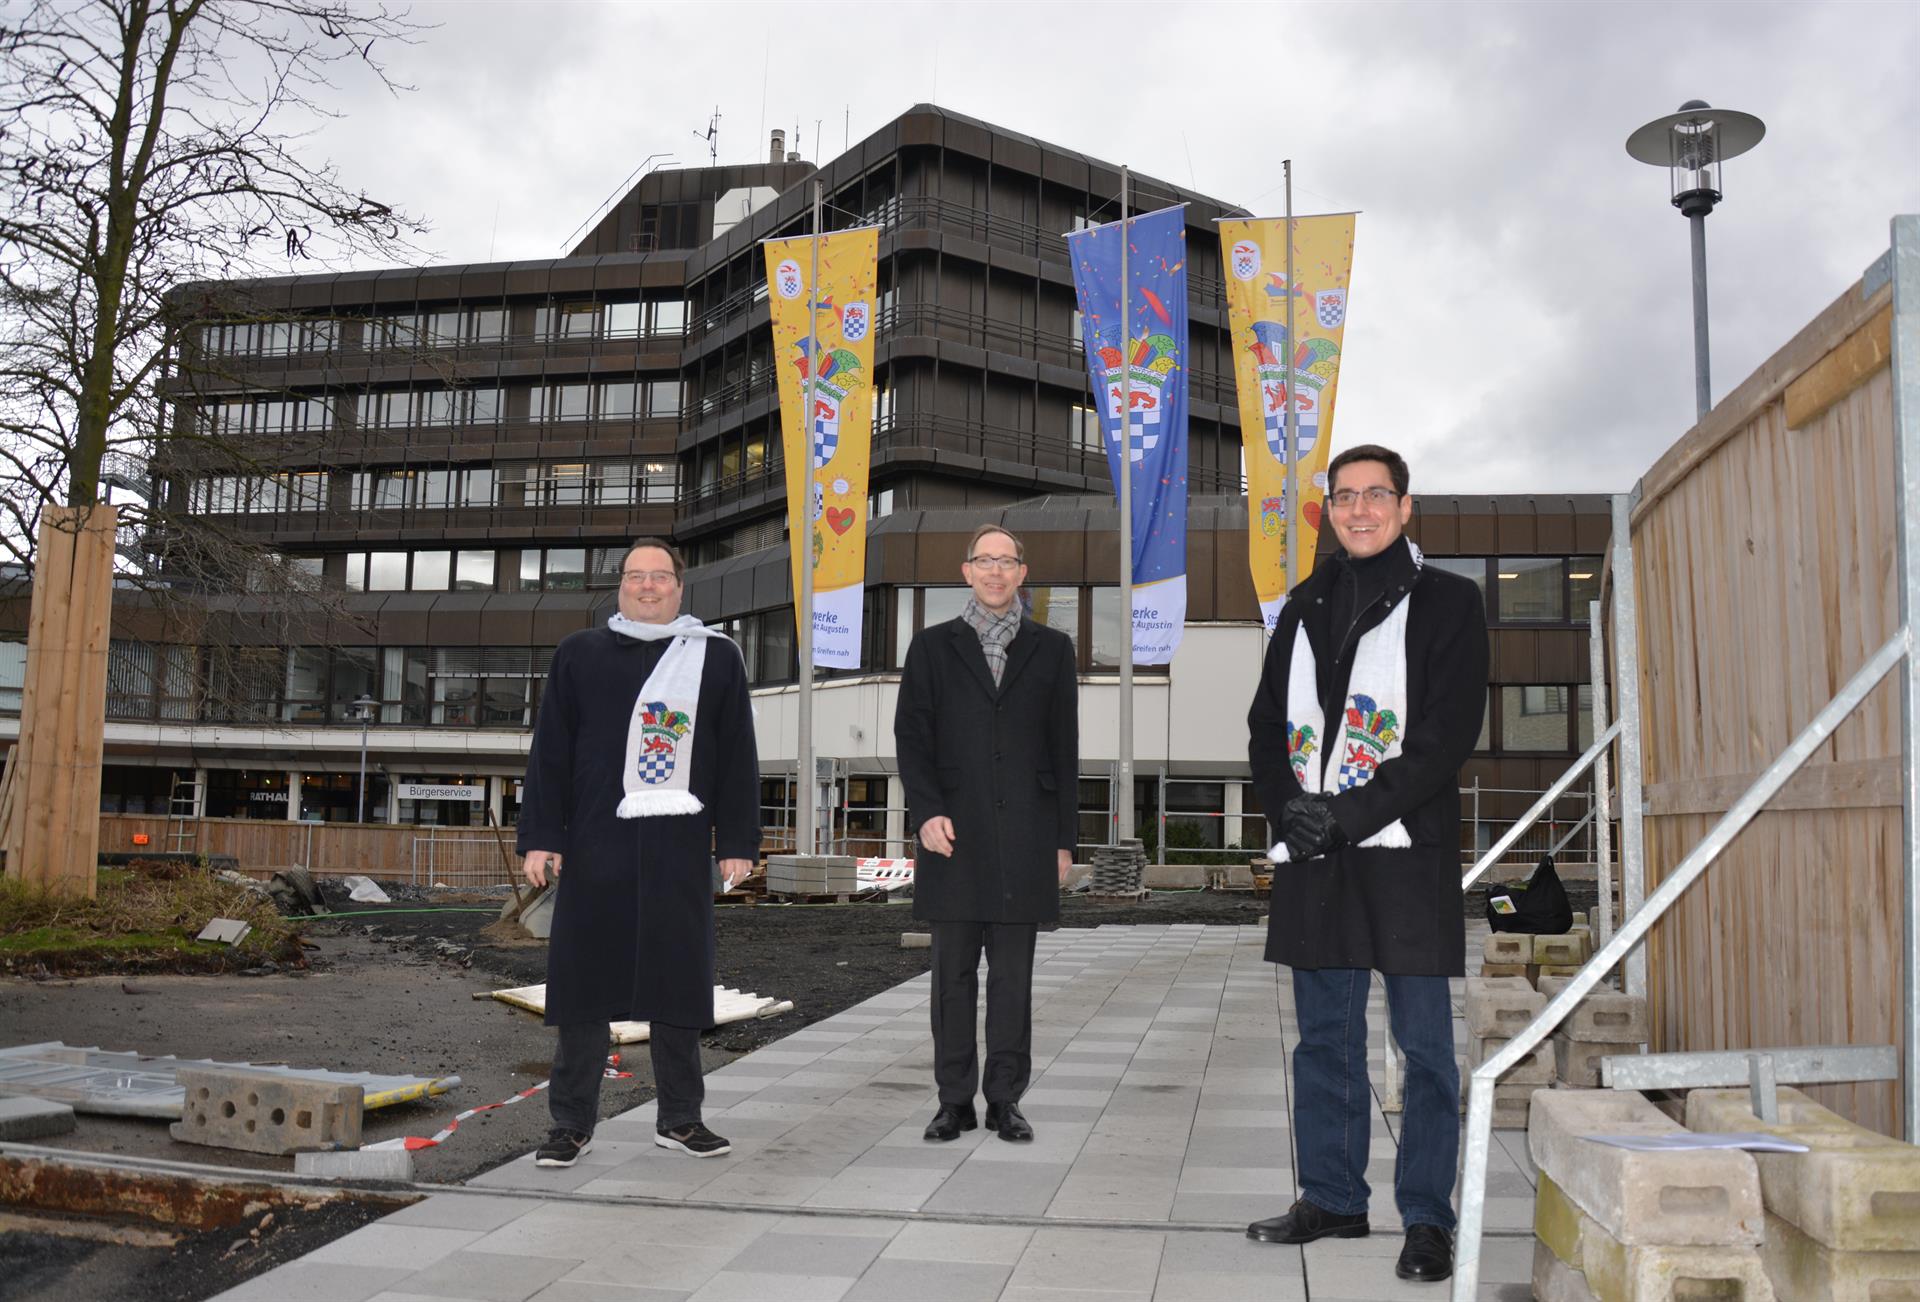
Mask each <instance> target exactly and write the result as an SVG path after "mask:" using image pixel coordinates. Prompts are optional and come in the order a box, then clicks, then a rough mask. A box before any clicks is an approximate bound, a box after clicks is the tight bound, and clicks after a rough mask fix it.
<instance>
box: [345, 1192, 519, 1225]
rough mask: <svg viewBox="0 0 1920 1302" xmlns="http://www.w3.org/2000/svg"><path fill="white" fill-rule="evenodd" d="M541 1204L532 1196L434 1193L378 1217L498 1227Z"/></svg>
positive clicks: (388, 1220) (387, 1222)
mask: <svg viewBox="0 0 1920 1302" xmlns="http://www.w3.org/2000/svg"><path fill="white" fill-rule="evenodd" d="M540 1205H541V1203H540V1201H539V1200H538V1199H535V1198H504V1197H498V1196H492V1195H489V1196H486V1197H475V1196H473V1195H471V1194H435V1195H433V1197H431V1198H426V1199H422V1200H421V1201H420V1202H417V1203H415V1204H414V1205H413V1206H411V1207H402V1208H401V1209H400V1210H399V1211H397V1212H395V1213H394V1214H393V1215H391V1216H388V1217H386V1218H384V1219H383V1220H381V1221H380V1222H379V1223H380V1224H382V1225H427V1226H433V1227H434V1228H437V1229H442V1230H479V1231H481V1232H483V1233H484V1232H485V1231H487V1230H497V1229H499V1228H500V1227H501V1226H502V1225H505V1224H507V1223H508V1222H509V1221H513V1220H517V1219H519V1218H520V1217H522V1216H525V1215H526V1214H527V1213H528V1212H530V1211H533V1210H534V1209H535V1208H537V1207H539V1206H540Z"/></svg>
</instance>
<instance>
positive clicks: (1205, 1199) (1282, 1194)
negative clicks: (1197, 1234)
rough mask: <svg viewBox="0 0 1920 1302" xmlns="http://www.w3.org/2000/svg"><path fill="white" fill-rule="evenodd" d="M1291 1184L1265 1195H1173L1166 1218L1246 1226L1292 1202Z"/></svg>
mask: <svg viewBox="0 0 1920 1302" xmlns="http://www.w3.org/2000/svg"><path fill="white" fill-rule="evenodd" d="M1293 1199H1294V1192H1293V1188H1292V1185H1291V1183H1289V1184H1287V1185H1286V1186H1283V1187H1282V1188H1280V1189H1278V1190H1275V1191H1274V1192H1272V1193H1265V1194H1257V1193H1255V1194H1229V1193H1189V1192H1185V1191H1181V1192H1177V1193H1175V1194H1174V1196H1173V1210H1172V1211H1171V1212H1169V1213H1168V1216H1167V1219H1169V1220H1172V1221H1178V1222H1180V1223H1181V1224H1183V1225H1225V1226H1234V1225H1239V1226H1243V1227H1244V1226H1247V1225H1250V1224H1252V1223H1253V1222H1254V1221H1264V1220H1266V1219H1267V1217H1269V1216H1278V1215H1280V1213H1282V1212H1284V1211H1286V1210H1287V1208H1288V1207H1290V1206H1291V1205H1292V1204H1293Z"/></svg>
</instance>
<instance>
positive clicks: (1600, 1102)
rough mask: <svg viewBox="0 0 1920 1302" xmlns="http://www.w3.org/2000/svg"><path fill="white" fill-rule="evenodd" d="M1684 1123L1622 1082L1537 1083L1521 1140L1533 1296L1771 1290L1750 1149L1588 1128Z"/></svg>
mask: <svg viewBox="0 0 1920 1302" xmlns="http://www.w3.org/2000/svg"><path fill="white" fill-rule="evenodd" d="M1676 1133H1684V1130H1683V1128H1682V1127H1681V1126H1680V1125H1679V1123H1677V1122H1675V1121H1673V1120H1672V1119H1670V1118H1669V1117H1667V1116H1666V1115H1665V1114H1663V1113H1662V1112H1661V1111H1660V1110H1659V1109H1658V1108H1656V1107H1654V1106H1653V1104H1651V1103H1649V1102H1647V1100H1646V1099H1645V1098H1644V1097H1642V1096H1641V1095H1639V1094H1636V1093H1634V1092H1632V1091H1630V1090H1573V1089H1562V1090H1543V1091H1541V1092H1540V1093H1539V1094H1538V1095H1536V1096H1535V1098H1534V1101H1533V1118H1532V1121H1531V1122H1530V1123H1529V1125H1528V1126H1527V1149H1528V1151H1529V1153H1531V1155H1532V1157H1533V1161H1534V1165H1535V1166H1537V1167H1538V1168H1539V1171H1540V1179H1539V1186H1538V1193H1537V1195H1536V1198H1535V1202H1534V1219H1533V1230H1534V1244H1533V1296H1534V1298H1535V1299H1536V1302H1594V1300H1595V1299H1599V1300H1600V1302H1682V1300H1683V1299H1708V1298H1711V1299H1713V1300H1714V1302H1773V1299H1774V1297H1775V1294H1774V1290H1773V1285H1772V1284H1771V1283H1770V1282H1769V1280H1768V1278H1767V1271H1766V1268H1765V1267H1764V1265H1763V1264H1762V1262H1761V1257H1760V1252H1761V1249H1760V1244H1761V1240H1762V1238H1763V1237H1764V1235H1765V1233H1766V1217H1765V1215H1764V1213H1763V1212H1762V1210H1761V1203H1760V1173H1759V1171H1758V1170H1757V1169H1756V1167H1755V1164H1754V1159H1753V1155H1752V1154H1750V1153H1745V1152H1742V1151H1740V1150H1739V1149H1734V1148H1713V1149H1691V1150H1685V1151H1665V1152H1640V1151H1636V1150H1633V1149H1627V1148H1618V1147H1615V1146H1614V1145H1611V1144H1603V1143H1598V1142H1596V1141H1595V1140H1594V1139H1592V1138H1589V1136H1594V1135H1638V1136H1662V1135H1671V1134H1676Z"/></svg>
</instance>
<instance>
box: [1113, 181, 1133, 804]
mask: <svg viewBox="0 0 1920 1302" xmlns="http://www.w3.org/2000/svg"><path fill="white" fill-rule="evenodd" d="M1130 215H1131V214H1130V213H1129V212H1128V204H1127V169H1126V168H1124V167H1122V168H1121V169H1120V711H1119V714H1120V749H1119V752H1118V754H1119V761H1118V763H1117V764H1116V765H1115V767H1114V785H1116V786H1117V787H1118V788H1119V791H1118V792H1117V793H1116V798H1115V800H1114V802H1113V803H1114V808H1115V809H1116V810H1117V812H1118V813H1119V815H1120V826H1119V830H1118V833H1117V839H1118V840H1121V841H1130V840H1132V839H1133V282H1132V280H1130V279H1129V278H1128V275H1129V272H1128V262H1127V249H1128V244H1129V236H1128V224H1129V223H1128V219H1129V217H1130Z"/></svg>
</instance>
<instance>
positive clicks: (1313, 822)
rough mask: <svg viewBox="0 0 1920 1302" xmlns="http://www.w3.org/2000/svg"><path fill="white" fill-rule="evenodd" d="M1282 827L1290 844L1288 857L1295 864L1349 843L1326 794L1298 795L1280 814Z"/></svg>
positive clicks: (1284, 835) (1288, 844)
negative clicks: (1335, 817)
mask: <svg viewBox="0 0 1920 1302" xmlns="http://www.w3.org/2000/svg"><path fill="white" fill-rule="evenodd" d="M1280 830H1281V833H1282V835H1283V838H1284V839H1285V841H1286V843H1287V856H1288V858H1290V859H1291V860H1292V861H1293V862H1294V863H1301V862H1303V861H1305V860H1307V859H1312V858H1315V857H1316V856H1319V855H1323V854H1327V853H1329V852H1331V851H1334V850H1338V849H1339V848H1340V847H1341V846H1343V845H1345V844H1346V843H1347V834H1346V833H1345V832H1343V831H1341V830H1340V824H1339V823H1338V822H1337V821H1335V819H1334V817H1333V801H1332V799H1331V798H1330V797H1327V796H1295V797H1294V798H1293V799H1292V800H1290V801H1288V802H1287V807H1286V808H1285V809H1284V810H1283V811H1282V812H1281V815H1280Z"/></svg>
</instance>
